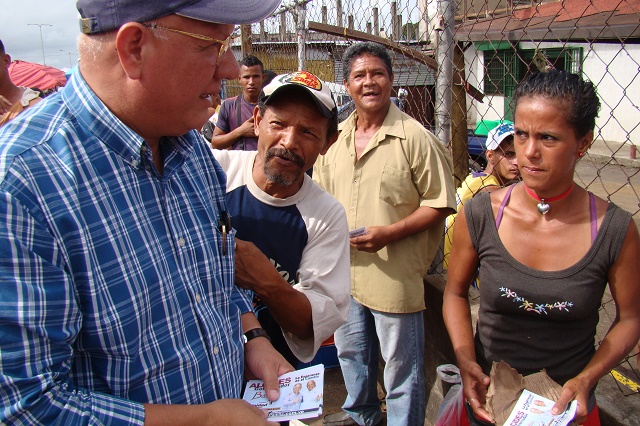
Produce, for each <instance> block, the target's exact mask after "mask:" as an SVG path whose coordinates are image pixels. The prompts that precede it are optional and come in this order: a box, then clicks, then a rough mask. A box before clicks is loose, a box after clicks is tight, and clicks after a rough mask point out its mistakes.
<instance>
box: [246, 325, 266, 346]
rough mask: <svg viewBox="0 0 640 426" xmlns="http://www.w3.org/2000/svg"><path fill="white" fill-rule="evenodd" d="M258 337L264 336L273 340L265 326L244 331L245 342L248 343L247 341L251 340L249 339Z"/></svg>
mask: <svg viewBox="0 0 640 426" xmlns="http://www.w3.org/2000/svg"><path fill="white" fill-rule="evenodd" d="M256 337H264V338H265V339H267V340H268V341H271V338H269V334H268V333H267V332H266V331H265V330H264V328H253V329H251V330H249V331H247V332H246V333H244V336H243V340H244V344H245V345H246V344H247V342H249V340H253V339H255V338H256Z"/></svg>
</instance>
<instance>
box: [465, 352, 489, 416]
mask: <svg viewBox="0 0 640 426" xmlns="http://www.w3.org/2000/svg"><path fill="white" fill-rule="evenodd" d="M460 375H461V376H462V389H463V390H464V396H465V398H466V399H467V401H469V405H471V408H473V412H474V413H475V415H476V417H478V418H479V419H480V420H484V421H487V422H491V423H495V421H494V420H493V417H492V416H491V414H489V412H488V411H487V410H486V408H485V404H486V403H487V399H486V397H487V389H488V388H489V383H490V379H489V376H487V375H486V374H484V373H483V372H482V368H480V365H478V363H476V362H475V361H469V362H465V363H463V364H462V365H460Z"/></svg>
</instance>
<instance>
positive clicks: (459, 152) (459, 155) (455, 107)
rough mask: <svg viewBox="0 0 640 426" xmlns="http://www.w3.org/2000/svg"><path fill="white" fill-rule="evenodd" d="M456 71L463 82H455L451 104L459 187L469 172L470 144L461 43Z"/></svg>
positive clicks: (456, 49)
mask: <svg viewBox="0 0 640 426" xmlns="http://www.w3.org/2000/svg"><path fill="white" fill-rule="evenodd" d="M453 55H454V64H453V66H454V68H455V69H454V71H453V72H455V73H458V74H459V75H460V80H462V83H461V84H454V85H453V89H452V106H451V122H452V123H451V131H452V134H451V149H450V151H451V158H453V180H454V183H455V184H456V188H457V187H459V186H460V185H461V184H462V182H463V181H464V179H465V178H466V177H467V174H469V144H468V142H467V92H466V90H465V87H464V81H465V75H466V73H465V70H464V51H463V50H462V47H461V45H460V44H458V43H456V44H455V47H454V53H453Z"/></svg>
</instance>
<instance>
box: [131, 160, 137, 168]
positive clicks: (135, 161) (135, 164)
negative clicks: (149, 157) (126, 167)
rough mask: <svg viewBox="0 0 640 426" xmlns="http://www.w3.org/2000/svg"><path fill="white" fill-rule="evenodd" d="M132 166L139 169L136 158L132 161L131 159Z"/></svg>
mask: <svg viewBox="0 0 640 426" xmlns="http://www.w3.org/2000/svg"><path fill="white" fill-rule="evenodd" d="M131 165H132V166H133V167H138V160H136V159H135V158H132V159H131Z"/></svg>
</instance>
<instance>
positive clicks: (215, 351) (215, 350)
mask: <svg viewBox="0 0 640 426" xmlns="http://www.w3.org/2000/svg"><path fill="white" fill-rule="evenodd" d="M218 352H220V349H218V347H217V346H214V347H213V354H214V355H218Z"/></svg>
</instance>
